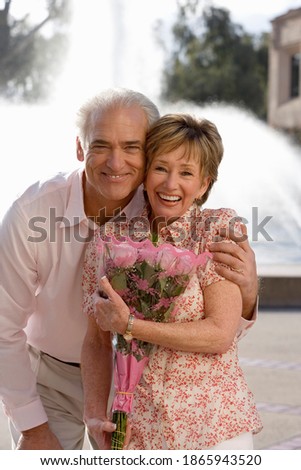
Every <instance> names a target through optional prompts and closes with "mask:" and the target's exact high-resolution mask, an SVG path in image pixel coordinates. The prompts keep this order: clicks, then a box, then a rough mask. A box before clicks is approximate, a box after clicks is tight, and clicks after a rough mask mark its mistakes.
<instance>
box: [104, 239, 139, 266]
mask: <svg viewBox="0 0 301 470" xmlns="http://www.w3.org/2000/svg"><path fill="white" fill-rule="evenodd" d="M109 251H110V255H109V256H110V259H111V260H112V261H113V263H114V264H115V266H118V267H120V268H128V267H130V266H133V265H134V264H135V263H136V261H137V258H138V251H137V249H136V248H134V247H133V246H130V245H128V244H127V243H120V244H109Z"/></svg>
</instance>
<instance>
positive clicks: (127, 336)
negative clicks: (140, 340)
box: [123, 313, 135, 342]
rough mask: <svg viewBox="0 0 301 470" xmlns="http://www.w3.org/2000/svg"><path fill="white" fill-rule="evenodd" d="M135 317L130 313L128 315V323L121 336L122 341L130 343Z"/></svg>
mask: <svg viewBox="0 0 301 470" xmlns="http://www.w3.org/2000/svg"><path fill="white" fill-rule="evenodd" d="M134 320H135V317H134V315H132V314H131V313H130V314H129V321H128V324H127V327H126V330H125V333H124V335H123V337H124V339H125V340H126V341H127V342H129V341H132V339H133V335H132V328H133V324H134Z"/></svg>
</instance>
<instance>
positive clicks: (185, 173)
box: [182, 171, 193, 176]
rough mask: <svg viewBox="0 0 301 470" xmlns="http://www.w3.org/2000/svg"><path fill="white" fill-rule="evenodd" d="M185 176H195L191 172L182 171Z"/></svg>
mask: <svg viewBox="0 0 301 470" xmlns="http://www.w3.org/2000/svg"><path fill="white" fill-rule="evenodd" d="M182 175H183V176H193V174H192V173H191V172H190V171H182Z"/></svg>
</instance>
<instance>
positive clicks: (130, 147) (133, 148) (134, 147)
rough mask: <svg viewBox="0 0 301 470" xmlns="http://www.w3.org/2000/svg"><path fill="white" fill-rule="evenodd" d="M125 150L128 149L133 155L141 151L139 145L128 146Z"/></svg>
mask: <svg viewBox="0 0 301 470" xmlns="http://www.w3.org/2000/svg"><path fill="white" fill-rule="evenodd" d="M125 149H126V151H127V152H131V153H134V152H139V151H140V147H139V145H127V146H126V147H125Z"/></svg>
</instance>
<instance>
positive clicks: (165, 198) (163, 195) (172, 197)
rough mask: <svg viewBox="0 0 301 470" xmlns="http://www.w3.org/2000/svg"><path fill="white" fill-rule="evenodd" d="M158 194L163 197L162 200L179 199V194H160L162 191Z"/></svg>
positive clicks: (172, 200) (173, 200) (174, 200)
mask: <svg viewBox="0 0 301 470" xmlns="http://www.w3.org/2000/svg"><path fill="white" fill-rule="evenodd" d="M158 194H159V197H160V198H161V199H163V200H164V201H171V202H176V201H180V200H181V198H180V196H168V195H167V194H162V193H158Z"/></svg>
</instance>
